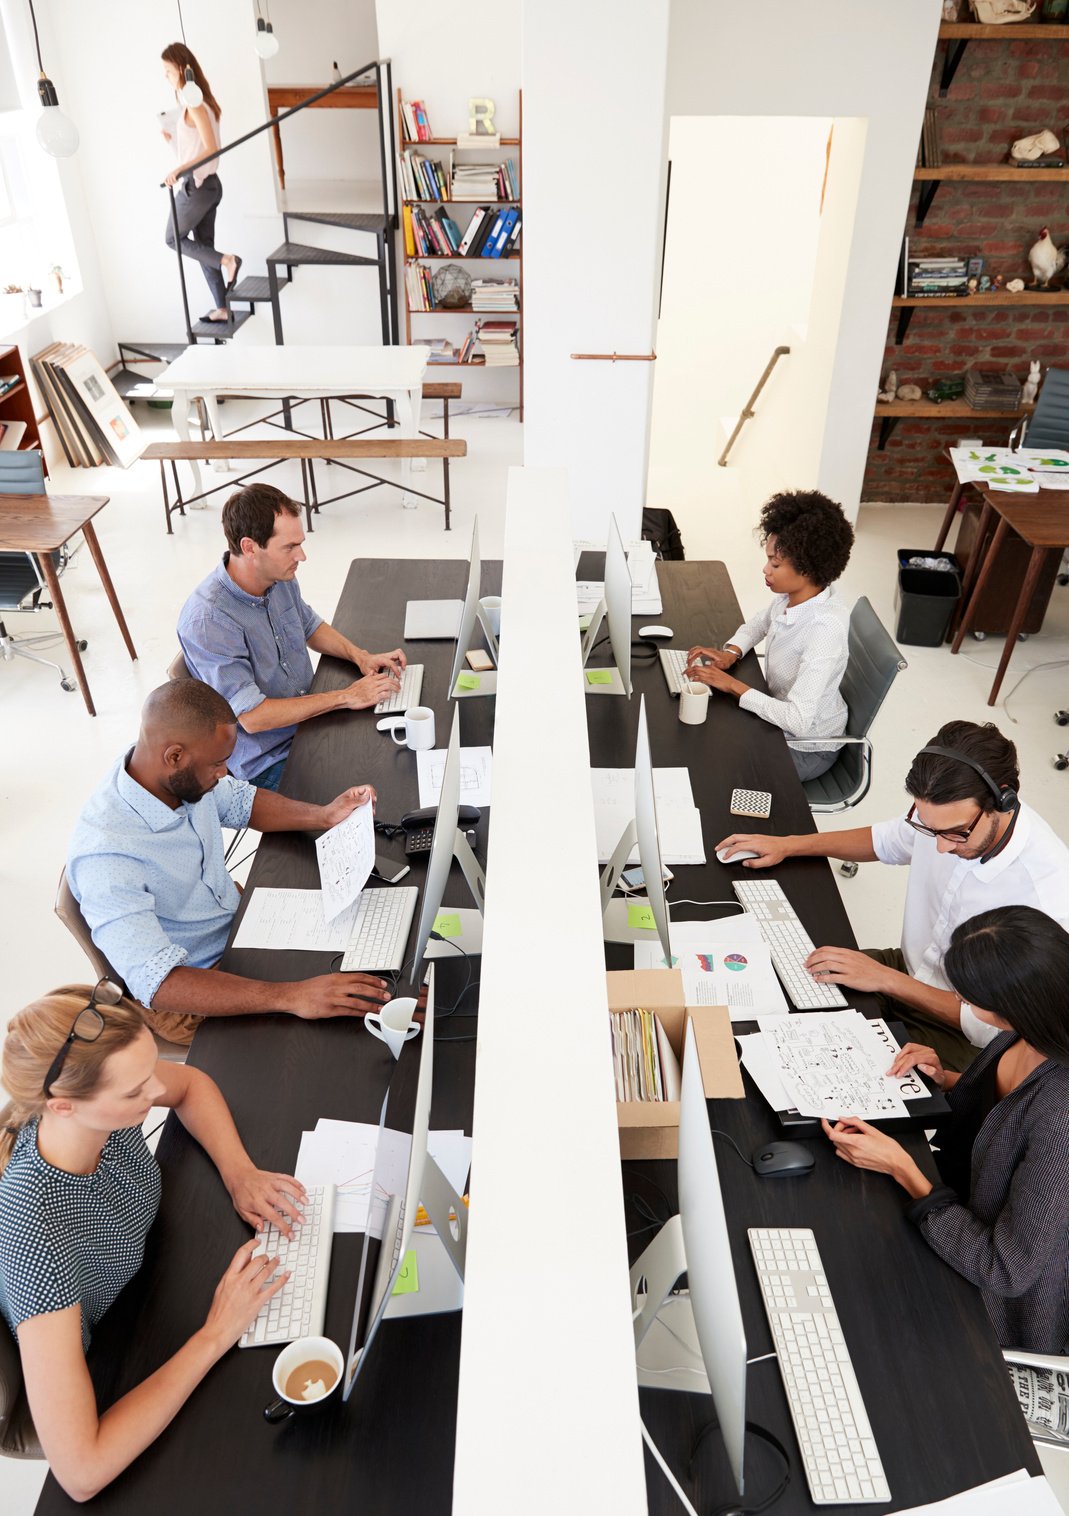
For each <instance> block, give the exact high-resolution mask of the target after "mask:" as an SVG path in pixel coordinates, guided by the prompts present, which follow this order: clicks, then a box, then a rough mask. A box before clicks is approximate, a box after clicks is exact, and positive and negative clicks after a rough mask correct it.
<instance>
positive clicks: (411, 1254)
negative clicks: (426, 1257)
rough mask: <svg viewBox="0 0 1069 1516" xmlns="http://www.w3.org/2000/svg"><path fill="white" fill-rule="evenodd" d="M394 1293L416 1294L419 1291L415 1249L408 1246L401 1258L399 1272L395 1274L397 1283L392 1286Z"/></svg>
mask: <svg viewBox="0 0 1069 1516" xmlns="http://www.w3.org/2000/svg"><path fill="white" fill-rule="evenodd" d="M393 1293H394V1294H395V1295H417V1294H418V1293H419V1269H418V1268H417V1267H416V1250H415V1248H409V1250H408V1252H407V1253H406V1254H405V1256H404V1257H403V1258H402V1259H401V1272H400V1273H399V1274H398V1276H397V1283H396V1284H395V1285H394V1287H393Z"/></svg>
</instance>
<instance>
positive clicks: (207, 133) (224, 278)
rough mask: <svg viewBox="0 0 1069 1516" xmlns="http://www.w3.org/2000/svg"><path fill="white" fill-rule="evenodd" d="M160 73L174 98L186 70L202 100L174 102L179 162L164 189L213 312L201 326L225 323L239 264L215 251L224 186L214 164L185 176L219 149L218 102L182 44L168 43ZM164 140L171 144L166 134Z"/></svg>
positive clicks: (170, 241)
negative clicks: (171, 188)
mask: <svg viewBox="0 0 1069 1516" xmlns="http://www.w3.org/2000/svg"><path fill="white" fill-rule="evenodd" d="M160 56H161V58H162V59H163V73H164V77H165V78H166V80H167V82H168V84H170V85H171V86H172V88H173V89H174V92H175V95H176V96H177V95H178V91H179V90H180V89H181V88H182V86H183V84H184V83H185V76H186V69H187V68H190V69H192V70H193V78H194V79H195V80H196V82H197V84H198V85H199V86H200V90H201V93H202V94H203V96H204V101H203V104H201V105H198V106H195V107H194V108H193V109H192V110H190V108H189V107H188V106H185V105H183V104H182V102H181V100H179V102H178V107H179V108H178V118H177V120H176V122H175V131H174V149H175V153H176V154H177V157H178V164H177V167H175V168H173V169H172V170H171V172H170V173H169V174H168V175H167V178H166V181H165V182H166V183H167V184H172V185H177V186H178V189H177V192H176V194H175V197H174V199H175V207H176V211H177V216H178V240H179V242H180V243H181V246H182V252H183V254H184V255H185V257H187V258H195V259H196V261H197V262H198V263H199V264H200V266H201V268H202V270H203V271H204V277H205V279H206V280H207V282H208V288H209V290H210V291H211V295H212V299H213V301H214V302H215V304H214V307H213V308H212V310H210V311H209V312H208V313H207V315H205V316H202V317H201V318H200V319H201V320H202V321H218V322H225V321H229V320H230V312H229V310H228V309H227V298H228V296H229V294H230V291H231V290H232V289H233V288H234V285H235V284H236V283H237V277H238V272H239V270H240V269H241V259H240V258H239V257H238V256H237V254H236V253H220V252H219V251H218V250H217V249H216V246H215V212H216V209H217V207H218V205H219V202H220V200H221V199H222V198H223V186H222V185H221V184H220V182H219V175H218V174H217V173H216V172H215V170H216V167H217V164H218V159H212V160H211V161H209V162H208V163H201V165H200V167H199V168H198V169H195V170H194V171H193V173H189V167H190V165H191V164H193V163H198V162H200V159H202V158H203V157H204V156H205V154H207V153H211V152H215V151H216V150H217V149H218V147H219V116H220V111H219V102H218V101H217V100H216V98H215V96H214V95H213V94H212V90H211V85H210V84H209V83H208V81H207V79H206V78H205V77H204V71H203V70H202V68H201V66H200V64H199V63H198V62H197V60H196V58H195V57H194V56H193V54H192V53H191V52H190V50H189V48H188V47H186V45H185V43H184V42H172V43H171V44H170V45H169V46H168V47H165V48H164V50H163V52H162V53H161V54H160ZM163 135H164V138H165V139H166V140H167V141H168V142H170V141H171V133H170V132H167V131H165V132H164V134H163ZM164 237H165V239H166V242H167V246H168V247H170V248H173V247H174V240H175V229H174V225H173V223H172V221H171V218H170V217H168V218H167V229H166V231H165V232H164Z"/></svg>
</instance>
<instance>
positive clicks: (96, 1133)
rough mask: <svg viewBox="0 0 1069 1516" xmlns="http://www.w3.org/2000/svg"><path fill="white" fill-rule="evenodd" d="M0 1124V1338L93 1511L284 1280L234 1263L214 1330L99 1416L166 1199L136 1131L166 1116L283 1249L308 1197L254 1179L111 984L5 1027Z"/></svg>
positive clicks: (199, 1081)
mask: <svg viewBox="0 0 1069 1516" xmlns="http://www.w3.org/2000/svg"><path fill="white" fill-rule="evenodd" d="M2 1078H3V1084H4V1087H5V1089H6V1090H7V1092H8V1094H9V1095H10V1096H11V1104H10V1105H8V1106H7V1107H5V1109H4V1110H3V1111H2V1112H0V1314H2V1315H3V1317H4V1320H3V1321H0V1331H8V1330H10V1331H11V1332H12V1333H13V1334H14V1335H15V1337H16V1339H17V1341H18V1346H19V1354H20V1357H21V1360H22V1372H23V1378H24V1380H25V1386H26V1395H27V1399H28V1401H29V1407H30V1412H31V1414H32V1416H33V1421H34V1425H35V1428H36V1431H37V1435H38V1438H39V1439H40V1442H41V1446H42V1448H43V1449H44V1453H45V1457H46V1458H47V1459H48V1461H49V1463H50V1464H51V1466H52V1472H53V1473H54V1475H55V1476H56V1478H57V1480H58V1481H59V1483H60V1484H61V1485H62V1486H63V1488H64V1489H65V1490H66V1491H67V1493H68V1495H70V1496H71V1497H72V1499H74V1500H79V1501H82V1500H88V1499H90V1498H91V1497H92V1496H93V1495H95V1494H96V1493H97V1492H98V1491H99V1490H101V1489H102V1488H103V1487H104V1486H105V1485H106V1484H108V1483H109V1482H110V1481H111V1480H112V1479H114V1478H115V1477H116V1475H117V1474H120V1473H121V1472H122V1470H123V1469H125V1468H126V1467H127V1466H128V1465H129V1464H130V1463H132V1462H133V1460H134V1459H135V1458H137V1457H138V1455H139V1454H140V1453H142V1452H144V1450H145V1448H146V1447H148V1445H149V1444H150V1443H151V1442H153V1441H154V1439H155V1438H156V1437H158V1436H159V1434H160V1433H161V1432H162V1431H163V1429H164V1427H166V1426H167V1424H168V1423H169V1422H170V1420H171V1418H172V1417H173V1416H174V1415H175V1414H176V1412H177V1411H178V1409H179V1408H180V1407H181V1405H182V1404H183V1403H184V1401H185V1400H186V1399H187V1398H188V1396H189V1395H190V1394H191V1393H192V1391H193V1390H194V1389H195V1388H196V1386H197V1385H198V1384H199V1383H200V1381H201V1380H202V1379H203V1378H204V1376H205V1375H206V1374H207V1373H208V1371H209V1370H210V1369H211V1368H212V1367H213V1365H214V1364H215V1363H216V1362H217V1361H218V1360H219V1359H220V1358H221V1357H222V1356H223V1354H224V1353H226V1352H227V1350H228V1349H229V1348H231V1347H232V1346H233V1345H234V1343H235V1342H236V1341H237V1340H238V1338H239V1337H240V1336H241V1334H242V1332H243V1331H244V1330H245V1328H246V1327H247V1326H248V1325H249V1323H250V1321H252V1319H253V1317H254V1316H255V1315H256V1313H257V1312H258V1311H259V1309H260V1307H261V1306H262V1305H263V1303H264V1301H265V1300H269V1299H270V1298H271V1296H272V1295H274V1294H276V1293H277V1292H278V1291H279V1290H280V1289H281V1288H282V1286H283V1285H284V1284H285V1282H286V1280H287V1279H288V1277H289V1276H288V1274H280V1275H278V1277H276V1278H274V1279H273V1278H272V1274H273V1273H274V1268H275V1265H276V1264H277V1262H278V1260H277V1259H265V1258H263V1257H259V1258H255V1259H254V1258H253V1256H252V1254H253V1249H254V1248H255V1247H256V1239H255V1238H253V1239H251V1240H250V1241H249V1242H247V1243H245V1245H244V1246H243V1247H241V1248H239V1249H238V1251H237V1253H236V1254H235V1255H234V1258H233V1260H232V1261H231V1263H230V1266H229V1267H228V1269H227V1270H226V1273H225V1274H224V1275H223V1277H222V1279H221V1280H220V1281H219V1284H218V1286H217V1287H216V1290H215V1295H214V1298H213V1299H212V1302H211V1305H210V1307H209V1309H208V1313H207V1316H206V1318H205V1321H204V1325H203V1326H202V1327H201V1328H200V1330H199V1331H197V1332H195V1333H194V1334H193V1336H192V1337H191V1338H190V1339H189V1341H188V1342H187V1343H186V1344H185V1346H184V1347H182V1348H180V1349H179V1350H178V1352H177V1353H175V1355H174V1357H173V1358H170V1359H168V1360H167V1362H166V1363H164V1364H161V1366H160V1367H159V1368H158V1369H157V1370H156V1372H155V1373H154V1374H152V1375H150V1377H149V1378H148V1379H146V1380H145V1381H144V1382H143V1383H142V1384H139V1385H138V1386H137V1387H136V1388H135V1389H133V1390H130V1391H129V1393H128V1394H126V1395H124V1396H123V1398H122V1399H121V1400H119V1401H117V1402H116V1404H115V1405H113V1406H111V1407H110V1408H109V1409H108V1410H107V1411H105V1412H104V1414H103V1415H100V1414H99V1413H98V1411H97V1406H96V1398H95V1396H94V1392H93V1386H92V1382H91V1380H90V1377H89V1370H88V1368H87V1365H86V1361H85V1352H86V1348H87V1347H88V1344H89V1338H90V1334H91V1332H92V1329H93V1327H94V1326H95V1325H96V1323H97V1322H98V1321H99V1320H100V1318H101V1317H102V1316H103V1315H104V1313H105V1311H106V1310H107V1309H108V1307H109V1306H110V1305H111V1304H112V1302H113V1301H114V1300H115V1297H116V1296H117V1295H118V1294H119V1291H120V1290H122V1289H123V1287H124V1286H125V1285H126V1284H127V1283H128V1281H129V1280H130V1279H131V1278H132V1276H133V1275H134V1274H135V1273H136V1272H137V1270H138V1268H139V1267H140V1264H141V1260H142V1256H143V1253H144V1246H145V1238H146V1236H147V1234H148V1231H149V1228H150V1227H151V1226H152V1223H153V1220H154V1219H155V1215H156V1209H157V1207H158V1205H159V1199H160V1173H159V1168H158V1166H157V1163H156V1160H155V1158H154V1157H153V1155H152V1153H151V1152H150V1151H149V1148H148V1145H147V1144H146V1142H145V1138H144V1135H143V1133H142V1130H141V1123H142V1122H143V1121H144V1119H145V1117H146V1116H147V1115H148V1113H149V1110H150V1108H151V1107H152V1106H169V1107H171V1109H173V1110H174V1112H175V1114H176V1115H177V1116H178V1119H179V1120H180V1121H181V1122H182V1124H183V1126H184V1127H185V1128H186V1130H187V1131H188V1132H189V1133H190V1134H191V1135H192V1136H193V1137H195V1138H196V1139H197V1141H198V1142H199V1143H200V1144H201V1146H202V1147H203V1148H204V1149H205V1151H206V1152H207V1153H208V1155H209V1157H210V1158H211V1159H212V1161H213V1163H214V1164H215V1166H216V1168H217V1169H218V1171H219V1177H220V1179H221V1180H222V1181H223V1184H224V1185H225V1186H226V1188H227V1190H228V1191H229V1193H230V1197H231V1199H232V1200H233V1202H234V1209H235V1210H236V1211H237V1213H238V1215H239V1216H241V1218H242V1219H243V1220H244V1221H247V1222H248V1223H249V1225H250V1226H251V1227H254V1228H255V1229H256V1230H259V1229H260V1228H261V1227H262V1225H263V1223H264V1222H265V1221H267V1220H272V1221H274V1222H275V1223H276V1224H277V1225H278V1226H279V1227H280V1228H281V1229H282V1230H283V1232H285V1233H286V1234H287V1235H290V1232H291V1229H292V1227H293V1225H295V1224H299V1223H300V1222H301V1221H302V1220H303V1216H302V1214H301V1210H300V1206H301V1204H302V1203H303V1201H304V1200H305V1198H306V1195H305V1191H304V1188H303V1186H302V1185H300V1184H298V1182H297V1181H296V1179H293V1178H291V1177H290V1176H289V1175H288V1174H268V1173H263V1172H262V1171H261V1170H259V1169H257V1168H256V1166H255V1164H254V1163H253V1162H252V1160H251V1158H250V1157H249V1155H248V1153H246V1151H245V1149H244V1147H243V1146H242V1144H241V1139H240V1138H239V1136H238V1134H237V1130H236V1128H235V1126H234V1123H233V1120H232V1119H231V1116H230V1112H229V1111H228V1109H227V1106H226V1102H225V1101H224V1100H223V1097H222V1095H221V1094H220V1092H219V1089H218V1087H217V1086H216V1085H215V1084H214V1083H213V1081H212V1080H211V1079H209V1078H208V1076H207V1075H206V1074H202V1073H201V1072H200V1071H199V1070H197V1069H191V1068H186V1067H185V1066H183V1065H179V1064H168V1063H161V1062H159V1061H158V1059H157V1056H156V1045H155V1043H154V1041H153V1039H152V1034H151V1033H150V1032H149V1030H148V1028H147V1027H146V1025H145V1023H144V1021H143V1020H142V1018H141V1015H140V1013H139V1011H138V1010H137V1009H136V1007H135V1006H134V1005H133V1004H132V1003H131V1002H130V1001H128V1000H124V999H123V997H122V993H121V991H120V990H119V989H118V987H117V986H116V985H114V984H111V983H109V981H107V980H101V982H100V983H99V984H98V985H97V987H96V989H95V990H91V989H90V988H89V987H88V986H78V985H74V986H70V987H67V988H64V989H60V990H55V991H53V992H52V993H51V994H49V995H45V996H43V997H42V998H41V999H40V1000H36V1001H34V1002H33V1003H32V1004H30V1005H28V1006H26V1008H25V1009H24V1010H22V1011H20V1012H19V1013H18V1015H17V1016H15V1018H14V1019H13V1020H12V1022H11V1024H10V1026H9V1027H8V1032H7V1038H6V1040H5V1042H4V1048H3V1065H2Z"/></svg>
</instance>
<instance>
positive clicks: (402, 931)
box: [341, 885, 419, 973]
mask: <svg viewBox="0 0 1069 1516" xmlns="http://www.w3.org/2000/svg"><path fill="white" fill-rule="evenodd" d="M418 896H419V890H417V889H416V888H415V886H413V885H402V886H401V887H400V888H399V889H398V888H394V889H377V890H364V891H362V893H361V895H360V899H359V901H358V903H357V908H356V920H355V921H354V922H353V931H352V936H351V937H350V938H349V946H348V947H347V948H346V949H345V956H344V958H343V959H342V961H341V966H342V972H343V973H361V972H369V971H370V970H372V969H388V970H389V971H390V972H391V973H396V972H397V970H398V969H399V968H400V967H401V965H402V964H403V963H404V961H405V947H406V945H407V943H408V929H409V927H410V926H411V925H412V917H413V916H414V915H415V912H416V900H417V898H418Z"/></svg>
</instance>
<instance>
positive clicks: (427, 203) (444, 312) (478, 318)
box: [397, 90, 523, 421]
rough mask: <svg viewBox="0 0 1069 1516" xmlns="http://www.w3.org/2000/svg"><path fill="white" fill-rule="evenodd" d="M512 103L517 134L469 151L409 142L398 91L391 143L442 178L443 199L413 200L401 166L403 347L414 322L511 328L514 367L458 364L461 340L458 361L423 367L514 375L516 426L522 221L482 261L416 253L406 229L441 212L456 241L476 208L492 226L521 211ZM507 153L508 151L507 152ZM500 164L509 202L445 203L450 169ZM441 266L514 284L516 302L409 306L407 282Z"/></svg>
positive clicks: (438, 140)
mask: <svg viewBox="0 0 1069 1516" xmlns="http://www.w3.org/2000/svg"><path fill="white" fill-rule="evenodd" d="M518 99H519V135H517V136H515V137H499V138H498V139H497V142H496V143H494V144H488V145H487V146H485V147H483V146H479V147H473V146H471V145H470V144H468V143H463V142H462V143H458V141H457V138H456V137H436V136H431V137H424V138H422V139H420V138H415V137H412V136H411V135H410V133H409V131H408V129H407V125H406V121H405V114H404V111H403V110H402V92H401V90H398V91H397V140H398V143H399V144H400V151H401V153H402V155H404V154H405V153H418V154H420V156H422V157H425V158H429V159H431V161H432V162H436V163H437V164H438V165H439V166H440V169H441V171H442V175H443V177H444V178H445V179H446V181H447V182H446V183H445V184H444V185H442V186H439V187H440V188H442V190H443V194H442V195H441V196H439V197H438V198H437V199H429V198H427V197H426V196H415V195H410V194H407V193H406V190H407V189H408V188H409V187H410V186H408V185H406V182H405V172H404V165H403V163H402V172H401V185H402V192H401V234H402V235H401V251H402V259H403V264H404V267H403V286H404V294H405V341H406V342H407V343H411V342H412V334H413V327H415V328H416V330H417V331H418V330H419V327H420V323H421V322H422V321H423V320H424V318H426V317H441V316H453V317H461V318H463V317H467V318H468V321H469V333H470V332H471V331H473V330H474V327H473V325H472V323H478V324H479V325H480V326H482V324H483V323H491V322H492V323H497V326H496V328H495V327H489V328H488V330H498V331H501V330H502V323H508V324H511V325H512V326H513V328H514V330H515V346H516V350H517V353H518V357H519V361H518V363H515V364H494V363H483V362H476V361H473V359H472V357H470V356H469V357H467V358H465V359H463V361H461V360H460V357H459V354H460V353H462V352H463V351H464V349H465V347H466V346H467V345H468V343H467V339H465V340H464V341H463V342H458V343H456V344H455V346H456V348H457V352H458V356H457V357H455V358H452V359H449V360H447V361H444V362H441V361H436V362H433V363H431V364H429V365H428V372H433V371H434V370H435V369H446V368H469V367H470V368H476V367H477V368H479V369H480V370H482V371H483V372H486V371H490V372H494V373H497V372H503V373H515V374H516V376H517V381H518V385H519V401H518V404H519V412H520V420H521V421H522V420H523V345H522V344H523V337H522V330H521V328H522V322H523V232H522V221H521V222H520V232H519V234H518V236H517V239H516V243H515V246H514V248H512V250H511V251H506V252H503V253H502V254H501V255H500V256H499V257H497V258H490V257H484V256H483V255H482V254H481V253H480V254H477V255H476V256H474V257H473V256H472V255H471V254H470V253H461V252H460V251H456V252H450V253H445V252H442V251H441V250H436V251H433V252H431V251H420V241H419V239H418V238H417V235H416V231H415V229H414V228H413V229H412V230H410V225H411V222H412V218H413V215H415V216H416V218H417V221H418V219H419V217H421V216H422V217H423V224H424V226H425V224H426V222H427V221H429V220H430V219H431V218H432V217H433V218H434V219H436V220H438V221H439V222H440V221H441V216H439V215H437V214H436V213H438V212H441V213H442V215H444V216H447V217H449V218H450V220H452V221H453V222H454V225H455V226H456V227H457V228H459V231H460V233H461V236H462V237H463V235H464V234H465V233H466V232H467V231H468V229H469V227H470V225H471V222H472V219H473V218H474V216H475V215H476V213H477V211H478V209H479V207H480V206H482V207H490V210H489V212H488V217H487V218H485V219H487V220H488V221H489V222H490V223H492V222H493V221H494V220H495V219H496V216H497V214H498V213H499V212H508V211H509V210H513V209H515V210H516V211H520V209H521V206H522V194H523V92H522V91H520V93H519V97H518ZM429 149H439V151H438V152H431V151H429ZM442 149H447V150H448V153H447V154H446V153H444V152H442V151H441V150H442ZM510 149H511V150H512V151H509V150H510ZM506 159H511V160H512V162H513V163H514V165H515V179H516V186H515V187H516V188H517V189H518V192H519V193H518V197H517V198H515V199H513V198H509V199H504V198H502V199H498V198H495V197H491V196H488V195H485V194H483V195H474V196H468V197H458V198H455V199H451V198H449V197H450V196H451V195H454V194H455V191H456V186H455V184H454V183H453V182H452V169H453V168H454V167H458V166H476V165H479V164H481V163H486V164H487V166H488V167H489V166H491V165H493V166H496V165H497V164H499V163H504V162H505V160H506ZM481 229H482V228H481V227H480V230H481ZM423 240H424V246H426V244H427V239H426V238H425V237H424V239H423ZM431 240H433V239H431ZM410 246H411V248H412V250H411V251H410V250H409V249H410ZM447 263H457V264H460V265H461V267H462V268H464V269H465V270H466V271H467V273H468V274H469V275H470V276H471V278H472V279H473V280H474V279H480V278H483V279H486V278H503V279H514V280H515V281H516V283H517V285H518V293H517V299H516V307H515V309H511V308H506V309H502V308H500V307H492V308H490V309H486V308H485V307H481V308H479V309H476V308H474V307H473V306H472V305H471V304H470V303H469V304H467V305H463V306H437V307H433V308H431V309H423V308H421V307H420V306H419V305H417V304H414V301H413V296H414V293H415V291H414V290H413V288H412V283H413V281H421V280H422V279H423V278H426V279H428V280H430V279H433V276H434V272H435V270H436V268H438V267H439V266H441V265H444V264H447ZM424 266H425V274H424V275H423V276H421V275H419V274H418V273H415V274H414V273H413V271H414V270H419V269H420V268H424ZM439 329H440V328H439ZM432 330H433V328H432Z"/></svg>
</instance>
